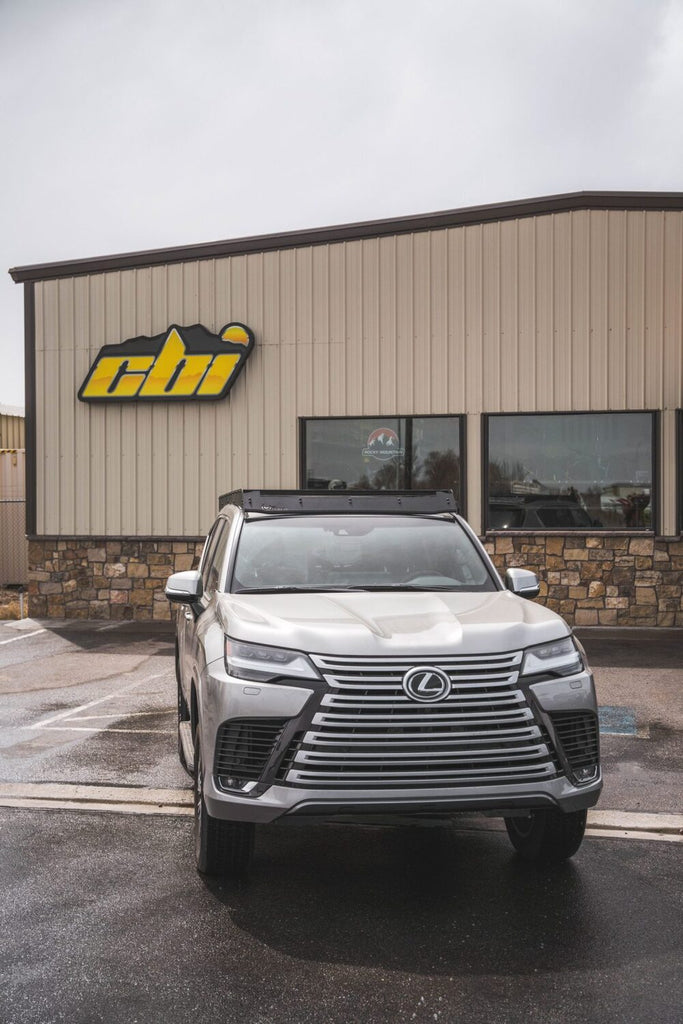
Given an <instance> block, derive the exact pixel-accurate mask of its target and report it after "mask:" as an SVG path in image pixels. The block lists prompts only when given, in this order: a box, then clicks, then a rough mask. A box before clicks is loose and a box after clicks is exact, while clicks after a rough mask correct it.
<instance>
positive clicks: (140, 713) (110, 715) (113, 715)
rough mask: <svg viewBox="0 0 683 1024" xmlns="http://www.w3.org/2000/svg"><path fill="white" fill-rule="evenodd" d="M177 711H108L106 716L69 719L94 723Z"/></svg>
mask: <svg viewBox="0 0 683 1024" xmlns="http://www.w3.org/2000/svg"><path fill="white" fill-rule="evenodd" d="M175 713H176V712H175V711H174V710H173V709H172V708H169V709H168V710H167V711H164V710H163V709H161V710H159V711H125V712H121V711H108V712H107V713H106V714H104V715H72V716H71V718H70V719H69V721H70V722H92V721H97V720H99V719H101V718H121V715H122V714H123V715H125V717H126V718H144V717H145V715H175Z"/></svg>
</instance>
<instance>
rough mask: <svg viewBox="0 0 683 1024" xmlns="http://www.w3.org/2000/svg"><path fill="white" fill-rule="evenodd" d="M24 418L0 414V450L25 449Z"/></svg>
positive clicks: (10, 414)
mask: <svg viewBox="0 0 683 1024" xmlns="http://www.w3.org/2000/svg"><path fill="white" fill-rule="evenodd" d="M25 447H26V440H25V431H24V417H23V416H14V415H13V414H12V413H5V412H0V448H12V449H17V448H25Z"/></svg>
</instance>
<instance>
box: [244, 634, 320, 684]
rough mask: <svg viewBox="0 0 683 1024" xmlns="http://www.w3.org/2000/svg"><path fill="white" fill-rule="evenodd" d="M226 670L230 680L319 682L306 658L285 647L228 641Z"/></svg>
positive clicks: (298, 652) (318, 677)
mask: <svg viewBox="0 0 683 1024" xmlns="http://www.w3.org/2000/svg"><path fill="white" fill-rule="evenodd" d="M225 667H226V668H227V670H228V672H229V673H230V675H231V676H237V678H238V679H251V680H253V681H255V682H260V683H266V682H268V680H269V679H275V678H277V676H290V677H291V676H294V677H295V678H297V679H320V676H319V675H318V673H317V672H316V670H315V668H314V667H313V665H312V664H311V662H310V661H309V660H308V658H307V657H306V655H305V654H302V653H301V652H300V651H289V650H287V649H286V648H284V647H261V646H260V645H259V644H245V643H242V641H241V640H232V639H231V638H230V637H229V636H226V638H225Z"/></svg>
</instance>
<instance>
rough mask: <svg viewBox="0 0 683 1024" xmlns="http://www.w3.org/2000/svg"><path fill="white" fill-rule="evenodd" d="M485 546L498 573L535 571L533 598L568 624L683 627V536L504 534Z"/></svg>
mask: <svg viewBox="0 0 683 1024" xmlns="http://www.w3.org/2000/svg"><path fill="white" fill-rule="evenodd" d="M484 543H485V546H486V549H487V550H488V552H489V554H490V555H491V557H492V559H493V561H494V563H495V565H496V568H497V569H498V570H499V571H500V572H502V573H504V572H505V570H506V569H509V568H512V567H513V566H518V567H520V568H524V569H531V570H532V572H535V573H537V574H538V577H539V579H540V582H541V593H540V597H539V600H540V601H541V602H542V603H543V604H545V605H547V606H548V608H552V609H553V611H556V612H559V613H560V615H562V616H563V617H564V618H565V619H566V620H567V622H569V623H570V624H571V625H573V626H574V625H575V626H683V539H660V538H654V537H643V536H640V537H634V536H633V535H631V536H626V535H624V534H593V535H586V534H562V535H561V536H558V535H557V534H531V535H530V534H524V535H521V534H505V535H503V536H500V535H497V536H495V537H493V536H488V537H486V538H485V540H484Z"/></svg>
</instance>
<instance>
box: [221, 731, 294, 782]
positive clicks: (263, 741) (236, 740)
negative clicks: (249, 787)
mask: <svg viewBox="0 0 683 1024" xmlns="http://www.w3.org/2000/svg"><path fill="white" fill-rule="evenodd" d="M286 722H287V719H286V718H236V719H233V720H232V721H230V722H224V723H223V725H221V726H220V728H219V730H218V735H217V736H216V755H215V758H214V768H213V771H214V775H218V776H223V777H224V778H231V779H236V780H238V781H239V782H252V781H254V782H255V781H257V780H258V779H260V777H261V775H262V774H263V771H264V769H265V767H266V765H267V763H268V761H269V759H270V755H271V753H272V750H273V747H274V746H275V744H276V743H277V741H278V739H279V737H280V734H281V733H282V730H283V728H284V726H285V723H286Z"/></svg>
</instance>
